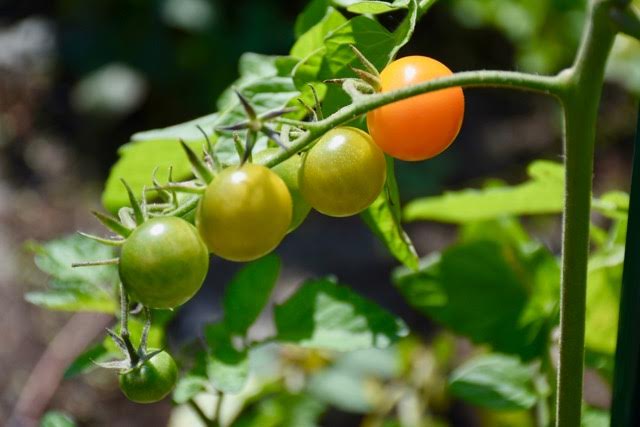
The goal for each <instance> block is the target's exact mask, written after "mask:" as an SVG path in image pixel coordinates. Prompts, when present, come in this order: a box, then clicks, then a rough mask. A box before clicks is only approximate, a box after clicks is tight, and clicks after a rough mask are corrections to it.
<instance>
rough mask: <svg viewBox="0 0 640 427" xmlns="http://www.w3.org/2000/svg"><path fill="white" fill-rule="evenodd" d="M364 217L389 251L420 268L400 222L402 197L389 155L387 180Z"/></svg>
mask: <svg viewBox="0 0 640 427" xmlns="http://www.w3.org/2000/svg"><path fill="white" fill-rule="evenodd" d="M361 216H362V219H363V220H364V222H365V223H366V224H367V225H368V226H369V228H370V229H371V230H372V231H373V232H374V234H375V235H376V236H378V238H379V239H380V240H381V241H382V243H384V245H385V246H386V247H387V249H388V250H389V252H390V253H391V254H392V255H393V256H394V257H395V258H396V259H397V260H398V261H400V262H401V263H403V264H404V265H405V266H407V267H409V268H410V269H413V270H417V269H418V261H419V260H418V255H417V253H416V250H415V248H414V247H413V243H412V242H411V239H410V238H409V236H408V235H407V233H405V232H404V230H403V229H402V225H401V224H400V197H399V194H398V184H397V183H396V179H395V173H394V165H393V159H391V158H389V157H387V182H386V183H385V188H384V189H383V190H382V193H381V194H380V195H379V196H378V198H377V199H376V200H375V201H374V202H373V203H372V204H371V206H369V208H367V210H365V211H364V212H363V213H362V214H361Z"/></svg>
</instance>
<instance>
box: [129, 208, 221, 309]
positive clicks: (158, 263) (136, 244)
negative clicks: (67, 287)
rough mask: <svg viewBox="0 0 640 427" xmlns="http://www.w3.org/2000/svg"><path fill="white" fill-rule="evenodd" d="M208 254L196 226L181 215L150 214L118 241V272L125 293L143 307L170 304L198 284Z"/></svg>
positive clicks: (183, 299) (187, 295)
mask: <svg viewBox="0 0 640 427" xmlns="http://www.w3.org/2000/svg"><path fill="white" fill-rule="evenodd" d="M208 270H209V255H208V251H207V248H206V246H205V245H204V243H203V242H202V240H201V239H200V235H199V234H198V230H196V228H195V227H194V226H193V225H191V224H189V223H188V222H186V221H185V220H183V219H180V218H175V217H167V218H154V219H150V220H148V221H147V222H145V223H143V224H142V225H140V226H139V227H137V228H136V229H135V230H134V231H133V233H131V235H130V236H129V237H128V238H127V240H126V242H125V243H124V244H123V245H122V251H121V253H120V263H119V272H120V278H121V280H122V283H124V286H125V288H126V290H127V292H129V294H130V295H131V296H132V297H133V298H134V299H136V300H137V301H140V302H141V303H142V304H144V305H145V306H147V307H151V308H174V307H177V306H179V305H182V304H184V303H185V302H187V301H188V300H189V299H191V297H193V295H195V293H196V292H198V290H199V289H200V287H201V286H202V283H203V282H204V278H205V276H206V275H207V271H208Z"/></svg>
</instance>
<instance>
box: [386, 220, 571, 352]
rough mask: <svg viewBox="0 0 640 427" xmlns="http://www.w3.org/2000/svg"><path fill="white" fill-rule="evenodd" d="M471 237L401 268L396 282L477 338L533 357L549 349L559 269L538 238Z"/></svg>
mask: <svg viewBox="0 0 640 427" xmlns="http://www.w3.org/2000/svg"><path fill="white" fill-rule="evenodd" d="M493 234H495V236H496V237H497V238H498V240H489V239H488V238H484V239H481V240H469V241H463V242H462V243H459V244H456V245H454V246H452V247H450V248H449V249H447V250H446V251H445V252H444V253H442V254H438V253H435V254H432V255H431V256H429V257H427V258H425V259H424V260H422V261H421V268H420V271H418V272H411V271H408V270H407V269H405V268H399V269H398V270H396V272H395V273H394V282H395V284H396V285H397V286H398V287H399V288H400V291H401V292H402V294H403V295H404V297H405V299H406V300H407V301H408V302H409V303H410V304H411V305H412V306H414V307H415V308H416V309H418V310H419V311H420V312H422V313H424V314H426V315H428V316H430V317H432V318H433V319H435V320H437V321H438V322H440V323H442V324H444V325H446V326H447V327H449V328H450V329H452V330H453V331H454V332H456V333H458V334H461V335H465V336H467V337H469V338H470V339H471V340H472V341H474V342H476V343H486V344H490V345H491V346H493V347H494V348H495V349H496V350H497V351H500V352H503V353H511V354H518V355H520V356H521V357H523V358H525V359H528V358H532V357H535V356H537V355H540V354H541V353H542V352H543V351H545V349H546V345H547V335H548V333H549V328H550V327H551V326H552V324H553V322H554V321H555V318H556V313H557V293H558V288H559V277H560V274H559V268H558V265H557V261H556V260H555V258H554V257H553V256H552V255H551V254H550V253H549V252H548V251H547V250H546V249H544V248H542V247H540V246H537V245H533V244H532V243H528V244H524V245H521V246H518V245H513V244H510V243H507V242H504V241H501V240H499V239H500V233H499V232H494V233H493Z"/></svg>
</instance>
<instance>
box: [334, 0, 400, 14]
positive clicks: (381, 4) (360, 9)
mask: <svg viewBox="0 0 640 427" xmlns="http://www.w3.org/2000/svg"><path fill="white" fill-rule="evenodd" d="M408 4H409V0H396V1H394V2H393V3H388V2H385V1H361V2H358V3H354V4H352V5H350V6H348V7H347V10H348V11H349V12H351V13H358V14H368V15H377V14H380V13H388V12H393V11H394V10H399V9H406V8H407V5H408Z"/></svg>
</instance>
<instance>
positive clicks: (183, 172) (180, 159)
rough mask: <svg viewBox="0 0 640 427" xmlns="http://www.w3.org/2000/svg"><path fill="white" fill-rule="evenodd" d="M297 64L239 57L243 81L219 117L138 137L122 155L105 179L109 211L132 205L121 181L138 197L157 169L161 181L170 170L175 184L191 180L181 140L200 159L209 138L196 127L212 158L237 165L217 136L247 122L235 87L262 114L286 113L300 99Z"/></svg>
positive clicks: (260, 145) (226, 97) (227, 95)
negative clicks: (211, 148) (226, 128)
mask: <svg viewBox="0 0 640 427" xmlns="http://www.w3.org/2000/svg"><path fill="white" fill-rule="evenodd" d="M294 65H295V61H294V60H293V59H291V58H288V57H281V56H266V55H258V54H254V53H246V54H244V55H243V56H242V57H241V58H240V63H239V68H240V77H239V79H238V80H236V81H235V82H234V83H233V85H231V86H230V88H229V89H227V90H226V91H225V92H224V93H223V94H222V95H221V96H220V98H219V100H218V107H219V109H220V111H219V112H217V113H213V114H209V115H207V116H204V117H200V118H197V119H194V120H191V121H188V122H186V123H181V124H178V125H174V126H170V127H167V128H164V129H155V130H150V131H145V132H139V133H136V134H134V135H133V136H132V138H131V139H132V141H131V142H130V143H128V144H126V145H124V146H122V147H121V148H120V150H119V151H118V154H119V156H120V158H119V160H118V162H117V163H116V164H115V165H114V166H113V168H112V169H111V172H110V174H109V178H108V179H107V183H106V187H105V190H104V192H103V194H102V202H103V204H104V206H105V208H106V209H108V210H110V211H111V212H116V211H117V210H118V209H119V208H120V207H122V206H126V205H127V204H128V202H129V200H128V196H127V193H126V190H125V189H124V187H123V186H122V184H121V182H120V180H121V179H125V180H126V181H127V182H128V183H129V185H130V186H131V188H132V190H133V192H134V194H140V193H141V192H142V189H143V187H144V186H145V185H147V186H150V185H151V183H152V174H153V171H154V170H155V169H156V167H158V168H159V169H158V178H159V181H160V182H166V181H167V178H168V173H169V167H172V168H173V178H174V180H183V179H186V178H188V177H190V176H192V171H191V165H190V163H189V161H188V159H187V156H186V155H185V154H184V152H183V150H182V148H181V147H180V144H179V142H178V141H179V140H180V139H182V140H184V141H186V142H187V144H188V145H189V147H190V148H191V149H193V150H194V151H195V152H196V153H197V154H201V153H202V147H203V145H204V144H205V138H204V136H203V134H202V132H201V131H200V129H198V127H200V128H202V130H204V132H205V133H206V134H207V135H208V137H209V138H210V139H211V141H212V143H213V144H214V155H216V156H217V157H218V160H219V161H220V162H221V163H223V164H234V163H237V162H238V161H239V159H238V155H237V152H236V149H235V144H234V142H233V138H232V137H231V135H230V134H222V135H218V136H217V137H216V135H215V134H214V129H215V128H216V127H218V126H224V125H230V124H235V123H237V122H239V121H242V120H244V118H245V117H244V112H243V109H242V107H241V105H240V102H239V101H238V99H237V97H236V96H235V95H234V94H233V92H232V90H231V88H236V89H237V90H239V91H241V92H242V93H243V95H244V96H245V97H246V98H247V99H248V100H249V101H250V102H251V104H252V105H253V107H254V108H255V110H256V111H257V113H258V114H260V113H264V112H266V111H269V110H274V109H278V108H283V107H285V106H286V105H287V104H288V103H289V102H291V101H292V100H293V99H295V98H296V97H297V96H299V94H300V92H299V91H298V90H297V89H296V88H295V86H294V84H293V81H292V78H291V73H292V69H293V66H294ZM266 145H267V139H266V138H265V137H262V138H260V139H259V140H258V141H257V143H256V147H255V148H254V152H258V151H260V150H261V149H264V148H265V147H266Z"/></svg>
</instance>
